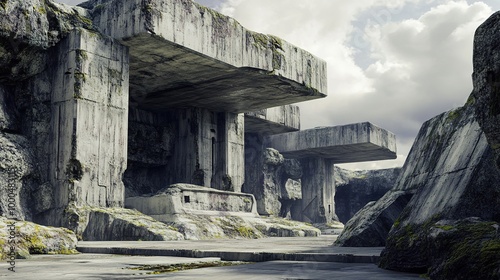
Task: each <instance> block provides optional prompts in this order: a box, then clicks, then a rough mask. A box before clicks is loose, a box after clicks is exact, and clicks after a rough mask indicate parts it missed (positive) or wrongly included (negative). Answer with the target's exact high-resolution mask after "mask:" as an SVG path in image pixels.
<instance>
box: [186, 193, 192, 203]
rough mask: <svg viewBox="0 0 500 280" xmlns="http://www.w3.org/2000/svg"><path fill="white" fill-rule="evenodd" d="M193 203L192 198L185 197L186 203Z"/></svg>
mask: <svg viewBox="0 0 500 280" xmlns="http://www.w3.org/2000/svg"><path fill="white" fill-rule="evenodd" d="M190 202H191V198H190V197H189V195H185V196H184V203H190Z"/></svg>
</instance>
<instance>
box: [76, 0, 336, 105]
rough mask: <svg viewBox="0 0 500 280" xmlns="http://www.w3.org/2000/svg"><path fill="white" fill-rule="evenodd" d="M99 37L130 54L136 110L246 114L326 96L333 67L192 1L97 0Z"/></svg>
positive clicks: (94, 12)
mask: <svg viewBox="0 0 500 280" xmlns="http://www.w3.org/2000/svg"><path fill="white" fill-rule="evenodd" d="M80 6H82V7H85V8H87V9H91V10H92V15H93V22H94V24H95V25H96V26H97V28H98V29H99V31H100V32H102V33H103V34H105V35H108V36H111V37H113V38H115V39H118V40H120V42H121V43H122V44H124V45H126V46H128V47H129V50H130V97H131V105H132V106H137V107H138V108H142V109H146V110H157V111H161V110H164V109H165V108H166V107H183V106H187V107H201V108H208V109H211V110H214V111H225V112H233V113H242V112H248V111H252V110H260V109H264V108H270V107H274V106H280V105H285V104H291V103H296V102H301V101H306V100H311V99H316V98H321V97H324V96H326V92H327V89H326V81H327V79H326V63H325V62H324V61H323V60H321V59H318V58H317V57H315V56H313V55H311V54H310V53H308V52H306V51H304V50H302V49H300V48H297V47H295V46H293V45H291V44H289V43H287V42H286V41H283V40H281V39H279V38H277V37H274V36H269V35H264V34H259V33H255V32H252V31H249V30H247V29H245V28H244V27H242V26H241V25H240V24H239V23H238V22H237V21H236V20H234V19H232V18H229V17H227V16H224V15H222V14H220V13H218V12H216V11H214V10H211V9H209V8H206V7H203V6H201V5H199V4H197V3H195V2H192V1H180V0H161V1H142V0H92V1H88V2H85V3H82V4H80Z"/></svg>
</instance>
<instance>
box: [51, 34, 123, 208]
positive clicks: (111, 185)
mask: <svg viewBox="0 0 500 280" xmlns="http://www.w3.org/2000/svg"><path fill="white" fill-rule="evenodd" d="M55 53H56V55H57V56H56V59H57V61H58V67H57V69H55V70H54V81H53V91H52V99H51V104H52V141H51V160H50V164H51V165H50V176H51V184H52V185H53V186H54V187H55V197H56V199H55V202H56V205H55V206H56V207H57V208H64V207H66V206H67V205H68V204H69V203H75V205H76V206H84V205H90V206H102V207H111V206H122V205H123V199H124V187H123V183H122V175H123V172H124V171H125V169H126V166H127V162H126V157H127V124H128V123H127V118H128V52H127V48H126V47H124V46H122V45H120V44H119V43H117V42H116V41H114V40H112V39H108V38H104V37H102V36H100V35H98V34H96V33H92V32H88V31H85V30H83V29H76V30H74V31H73V32H71V33H70V34H69V35H68V37H67V38H66V39H64V40H63V41H61V43H60V44H59V45H58V47H57V50H55Z"/></svg>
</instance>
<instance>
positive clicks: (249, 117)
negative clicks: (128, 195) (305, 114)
mask: <svg viewBox="0 0 500 280" xmlns="http://www.w3.org/2000/svg"><path fill="white" fill-rule="evenodd" d="M299 130H300V110H299V107H298V106H296V105H285V106H279V107H273V108H269V109H262V110H259V111H253V112H247V113H245V133H258V134H262V135H271V134H279V133H286V132H292V131H299Z"/></svg>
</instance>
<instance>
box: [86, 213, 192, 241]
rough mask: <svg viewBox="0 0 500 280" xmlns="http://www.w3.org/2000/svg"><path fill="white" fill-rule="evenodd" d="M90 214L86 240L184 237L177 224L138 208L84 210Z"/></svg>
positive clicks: (87, 214) (170, 238)
mask: <svg viewBox="0 0 500 280" xmlns="http://www.w3.org/2000/svg"><path fill="white" fill-rule="evenodd" d="M81 213H82V214H83V213H84V215H82V217H88V223H87V224H86V227H85V230H84V231H83V232H82V239H83V240H86V241H134V240H143V241H162V240H183V239H184V236H183V235H182V234H181V233H179V232H178V231H177V229H176V228H173V227H170V226H168V225H166V224H164V223H161V222H158V221H156V220H154V219H153V218H151V217H149V216H147V215H144V214H142V213H140V212H138V211H136V210H131V209H124V208H91V209H83V211H81Z"/></svg>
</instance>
